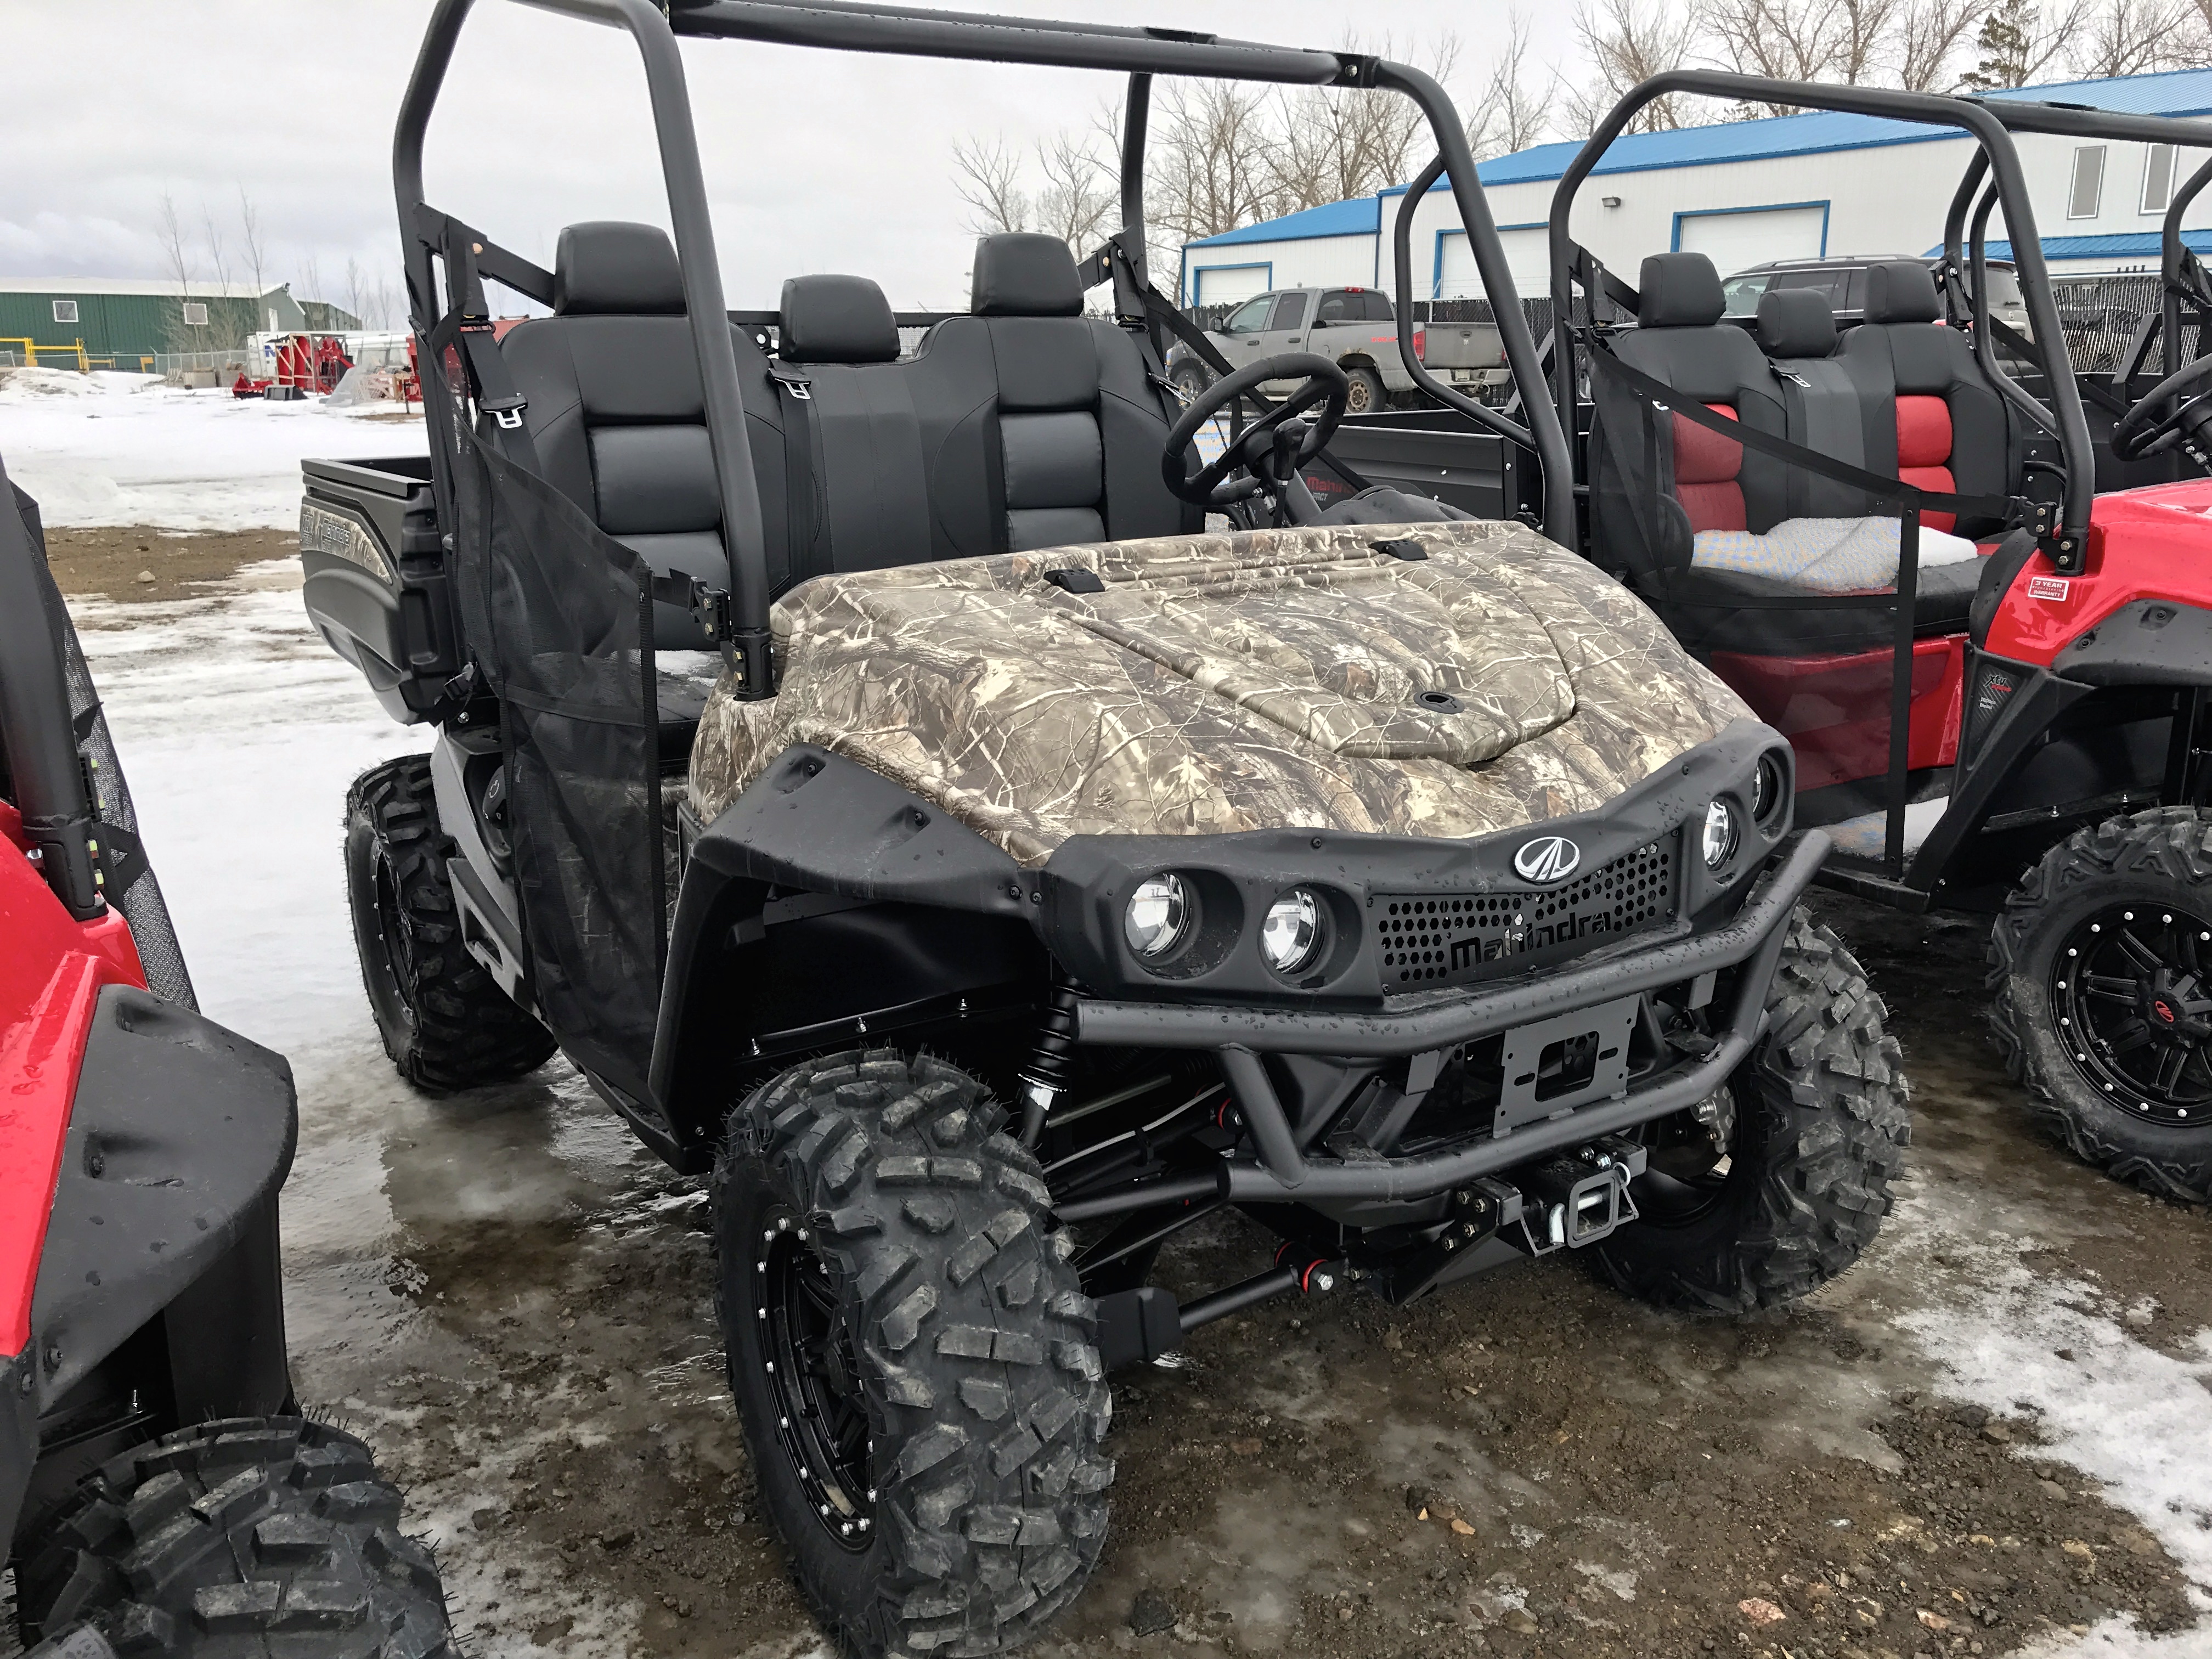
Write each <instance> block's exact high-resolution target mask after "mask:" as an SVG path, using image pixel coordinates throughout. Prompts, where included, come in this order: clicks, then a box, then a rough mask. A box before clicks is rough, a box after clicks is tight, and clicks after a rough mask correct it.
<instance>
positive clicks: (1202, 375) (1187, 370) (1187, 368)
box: [1168, 362, 1213, 403]
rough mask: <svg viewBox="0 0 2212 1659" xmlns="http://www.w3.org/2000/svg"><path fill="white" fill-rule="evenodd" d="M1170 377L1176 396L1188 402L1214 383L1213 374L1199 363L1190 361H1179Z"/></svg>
mask: <svg viewBox="0 0 2212 1659" xmlns="http://www.w3.org/2000/svg"><path fill="white" fill-rule="evenodd" d="M1168 379H1169V380H1170V381H1172V382H1173V383H1174V386H1175V389H1176V397H1178V398H1182V400H1183V402H1185V403H1188V402H1189V401H1190V400H1191V399H1192V398H1195V397H1196V396H1198V394H1199V393H1200V392H1203V391H1205V390H1206V387H1208V386H1212V384H1213V377H1212V375H1211V374H1207V373H1206V371H1205V369H1203V368H1200V366H1199V365H1198V364H1196V363H1194V362H1180V363H1177V364H1176V366H1175V373H1173V374H1170V375H1169V376H1168Z"/></svg>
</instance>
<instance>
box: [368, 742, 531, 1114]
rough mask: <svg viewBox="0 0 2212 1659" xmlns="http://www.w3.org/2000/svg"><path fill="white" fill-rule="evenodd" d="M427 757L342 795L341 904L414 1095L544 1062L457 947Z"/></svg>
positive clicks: (520, 1016) (406, 758)
mask: <svg viewBox="0 0 2212 1659" xmlns="http://www.w3.org/2000/svg"><path fill="white" fill-rule="evenodd" d="M452 850H453V843H452V842H450V841H449V840H447V837H446V836H445V834H444V832H443V831H442V830H441V829H440V828H439V824H438V801H437V797H436V795H435V793H434V792H433V790H432V787H431V783H430V757H428V755H403V756H401V757H399V758H398V760H391V761H386V762H385V763H384V764H383V765H381V766H378V767H374V768H372V769H369V770H368V771H366V772H364V773H362V775H361V776H359V777H358V778H356V779H355V780H354V786H353V787H352V789H351V790H349V792H347V795H346V840H345V866H346V901H347V903H348V906H349V908H351V910H352V912H353V937H354V946H355V949H356V951H357V952H358V953H359V955H360V957H361V980H362V988H363V989H364V990H366V991H367V992H368V1006H369V1009H370V1012H373V1013H374V1015H375V1016H376V1029H377V1030H378V1032H379V1034H380V1035H381V1036H382V1037H383V1038H384V1052H385V1053H386V1054H389V1055H391V1056H392V1064H393V1065H394V1066H398V1068H399V1075H400V1076H402V1077H404V1078H405V1079H407V1080H408V1081H409V1082H410V1083H411V1084H413V1085H415V1086H416V1088H418V1089H420V1090H422V1091H423V1092H424V1093H426V1094H448V1093H451V1092H452V1091H454V1090H457V1089H472V1088H476V1087H477V1086H478V1085H483V1084H487V1083H503V1082H505V1081H507V1079H510V1078H517V1077H520V1076H521V1075H522V1074H523V1073H526V1072H532V1071H535V1070H537V1069H538V1067H539V1066H543V1065H544V1063H545V1061H546V1060H548V1059H549V1058H550V1057H551V1055H552V1053H553V1038H552V1036H551V1034H550V1033H549V1032H548V1031H547V1030H546V1029H545V1028H544V1026H543V1025H540V1024H538V1022H537V1021H536V1020H535V1019H533V1018H531V1016H530V1015H529V1014H527V1013H526V1012H524V1011H523V1010H522V1009H521V1008H520V1007H518V1006H516V1005H515V1004H514V1002H513V1000H511V999H509V998H508V996H507V994H506V993H505V992H504V991H502V990H501V989H500V988H499V985H498V982H497V981H495V980H494V979H493V978H492V976H491V975H490V974H489V973H488V972H487V971H485V969H484V968H483V964H482V963H479V962H477V959H476V958H475V957H472V956H471V955H470V954H469V949H468V946H467V945H465V944H464V943H463V942H462V939H461V918H460V912H459V908H457V907H456V905H455V903H454V900H453V878H452V877H451V876H450V875H449V874H448V873H447V870H446V860H447V855H448V854H450V853H451V852H452Z"/></svg>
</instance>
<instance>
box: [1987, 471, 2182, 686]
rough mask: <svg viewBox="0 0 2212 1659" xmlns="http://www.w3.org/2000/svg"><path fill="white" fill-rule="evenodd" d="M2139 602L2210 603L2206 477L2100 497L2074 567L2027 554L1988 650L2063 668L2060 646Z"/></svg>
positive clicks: (1992, 629) (2064, 649)
mask: <svg viewBox="0 0 2212 1659" xmlns="http://www.w3.org/2000/svg"><path fill="white" fill-rule="evenodd" d="M2145 599H2148V600H2163V601H2165V602H2166V603H2167V604H2170V605H2180V606H2190V607H2195V608H2198V609H2208V610H2212V479H2203V478H2198V479H2192V480H2191V481H2190V482H2188V483H2172V484H2153V485H2150V486H2148V488H2145V489H2130V490H2123V491H2121V492H2120V493H2118V494H2117V495H2100V496H2099V497H2098V498H2097V502H2096V507H2095V509H2094V511H2093V513H2092V514H2091V516H2090V520H2089V547H2088V553H2087V558H2086V559H2085V560H2084V562H2083V567H2082V570H2081V574H2079V575H2063V574H2060V573H2059V572H2058V570H2057V568H2055V567H2054V566H2053V565H2052V564H2051V561H2050V560H2049V559H2048V558H2046V557H2045V556H2043V555H2041V554H2038V555H2036V556H2034V557H2033V558H2032V559H2030V560H2029V561H2028V562H2027V567H2026V568H2024V569H2023V570H2022V571H2021V573H2020V574H2019V576H2018V577H2017V578H2015V580H2014V582H2013V585H2012V590H2011V592H2009V593H2008V594H2007V595H2006V596H2005V601H2004V604H2003V605H2002V606H2001V607H1999V609H1998V611H1997V615H1996V621H1995V622H1993V623H1991V624H1990V635H1989V650H1990V653H1992V654H1993V655H1996V656H1999V657H2003V658H2006V659H2008V660H2010V661H2014V662H2023V663H2033V664H2035V665H2037V666H2039V667H2047V668H2051V669H2053V670H2055V671H2057V672H2059V673H2062V674H2063V673H2066V672H2067V671H2068V664H2067V663H2066V661H2065V660H2064V656H2065V653H2066V652H2067V648H2068V647H2069V646H2072V645H2073V644H2074V642H2075V641H2076V640H2078V639H2080V638H2081V635H2084V634H2086V633H2087V632H2088V631H2089V630H2090V629H2093V628H2096V627H2098V626H2099V625H2100V624H2101V623H2104V622H2105V621H2106V618H2108V617H2112V616H2114V615H2115V614H2116V613H2117V612H2118V611H2121V610H2122V609H2123V608H2124V607H2126V606H2128V605H2131V604H2133V603H2135V602H2136V601H2138V600H2145ZM2147 671H2148V668H2147ZM2177 683H2187V682H2177ZM2196 683H2199V684H2201V683H2203V682H2196Z"/></svg>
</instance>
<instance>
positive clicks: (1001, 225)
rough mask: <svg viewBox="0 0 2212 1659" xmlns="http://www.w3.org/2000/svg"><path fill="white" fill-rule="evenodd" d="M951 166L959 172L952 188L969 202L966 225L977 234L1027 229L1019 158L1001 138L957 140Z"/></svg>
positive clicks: (1027, 209) (1025, 195)
mask: <svg viewBox="0 0 2212 1659" xmlns="http://www.w3.org/2000/svg"><path fill="white" fill-rule="evenodd" d="M952 166H953V170H954V172H955V173H957V175H958V177H957V182H956V183H955V185H954V186H953V188H954V189H956V190H957V191H959V192H960V199H961V200H962V201H963V202H965V203H967V204H968V206H969V210H970V215H969V220H968V228H969V229H970V230H972V231H974V232H975V234H977V235H978V236H995V235H997V234H999V233H1000V232H1001V231H1008V230H1027V229H1028V228H1030V198H1029V192H1028V191H1024V189H1023V188H1022V164H1021V158H1020V157H1019V156H1018V155H1015V153H1014V152H1013V151H1012V150H1011V149H1007V148H1006V140H1005V139H1004V138H994V139H992V140H991V141H990V142H989V143H985V142H984V141H983V140H981V139H980V138H963V139H957V140H955V141H954V143H953V145H952Z"/></svg>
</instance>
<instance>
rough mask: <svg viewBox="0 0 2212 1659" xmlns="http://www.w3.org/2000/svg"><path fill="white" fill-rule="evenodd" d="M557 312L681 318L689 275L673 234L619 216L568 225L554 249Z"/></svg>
mask: <svg viewBox="0 0 2212 1659" xmlns="http://www.w3.org/2000/svg"><path fill="white" fill-rule="evenodd" d="M553 312H554V314H555V315H556V316H558V317H592V316H607V315H616V316H654V315H664V316H665V315H667V314H670V313H673V314H675V315H677V316H679V317H680V316H682V315H683V314H684V273H683V272H682V271H681V270H678V267H677V264H676V249H675V247H674V246H672V245H671V243H670V241H669V240H668V234H667V233H666V232H665V231H663V230H661V229H659V228H657V227H655V226H653V225H632V224H625V223H624V222H622V221H621V220H619V219H596V220H593V221H592V222H590V223H588V224H581V225H569V226H567V227H565V228H563V229H562V232H561V240H560V241H559V242H558V243H556V245H555V246H554V251H553Z"/></svg>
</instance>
